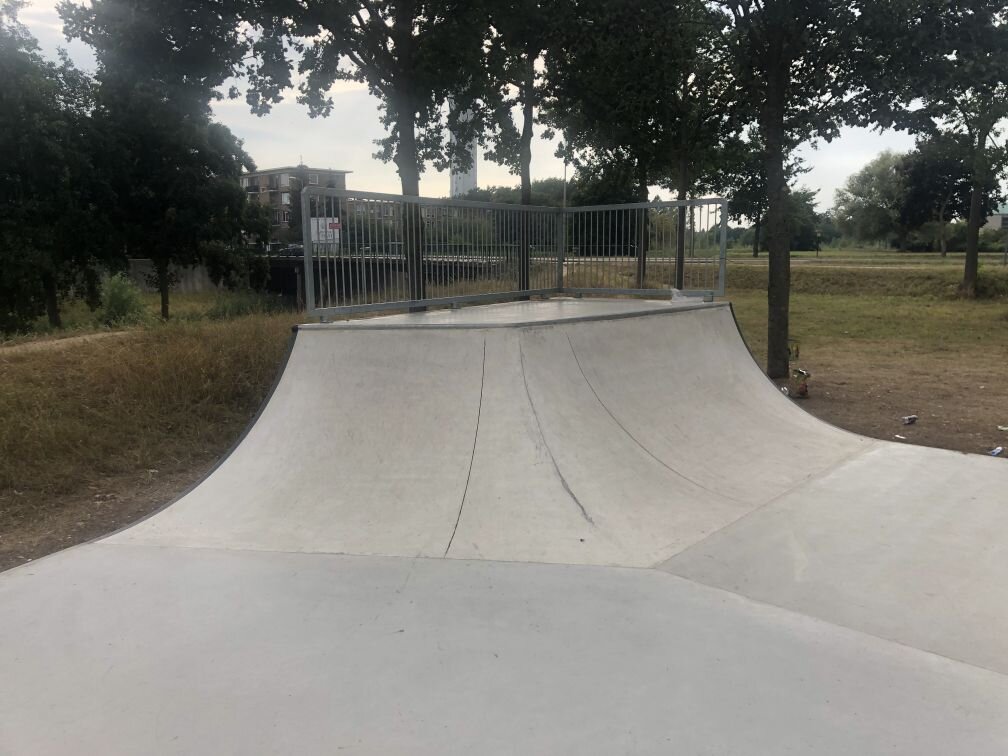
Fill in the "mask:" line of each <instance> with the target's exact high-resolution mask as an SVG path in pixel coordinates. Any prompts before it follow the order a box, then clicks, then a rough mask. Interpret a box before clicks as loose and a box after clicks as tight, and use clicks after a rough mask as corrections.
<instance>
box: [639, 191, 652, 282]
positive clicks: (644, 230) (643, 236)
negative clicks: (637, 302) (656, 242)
mask: <svg viewBox="0 0 1008 756" xmlns="http://www.w3.org/2000/svg"><path fill="white" fill-rule="evenodd" d="M638 218H639V220H638V222H637V230H638V234H637V288H638V289H643V288H644V276H645V275H646V272H647V239H648V220H649V218H648V211H647V208H644V209H642V210H640V215H639V216H638Z"/></svg>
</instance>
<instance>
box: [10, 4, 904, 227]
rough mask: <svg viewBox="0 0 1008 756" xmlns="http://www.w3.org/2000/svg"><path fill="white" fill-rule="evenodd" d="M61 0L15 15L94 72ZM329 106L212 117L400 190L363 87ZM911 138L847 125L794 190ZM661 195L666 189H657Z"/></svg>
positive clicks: (818, 152) (813, 150) (488, 165)
mask: <svg viewBox="0 0 1008 756" xmlns="http://www.w3.org/2000/svg"><path fill="white" fill-rule="evenodd" d="M57 1H58V0H29V5H28V6H27V7H25V9H24V10H23V11H22V13H21V15H20V19H21V22H22V23H24V24H25V25H26V26H27V27H28V29H29V30H30V31H31V33H32V34H33V35H34V36H35V37H36V38H37V39H38V41H39V45H40V46H41V48H42V50H43V52H44V53H45V54H46V55H48V56H52V57H54V56H55V55H56V51H57V49H58V48H60V47H62V48H64V49H66V50H67V52H68V53H69V54H70V57H71V59H72V60H73V61H74V62H75V63H76V65H77V66H79V67H80V68H83V69H86V70H94V66H95V62H94V55H93V54H92V52H91V49H90V48H89V47H88V46H87V45H84V44H83V43H81V42H79V41H76V40H75V41H67V40H66V38H65V37H64V36H63V28H62V24H61V22H60V18H59V15H58V14H57V13H56V3H57ZM333 94H334V101H335V104H334V107H333V111H332V114H331V115H330V116H329V117H328V118H316V119H313V118H309V117H308V111H307V108H306V107H305V106H303V105H299V104H298V103H297V102H296V101H295V98H294V92H290V93H289V97H287V98H286V99H285V100H284V102H282V103H280V104H279V105H276V106H274V108H273V110H272V112H271V113H270V114H268V115H266V116H262V117H260V116H256V115H253V114H252V113H250V112H249V109H248V105H247V104H246V103H245V101H244V99H238V100H225V101H222V102H219V103H217V104H215V105H214V114H215V116H216V118H217V119H218V120H219V121H221V122H222V123H224V124H225V125H226V126H228V128H230V129H231V131H232V132H233V133H234V134H235V135H236V136H237V137H239V138H240V139H241V140H242V141H243V142H244V145H245V150H246V151H247V152H248V153H249V154H250V155H251V156H252V158H253V160H255V162H256V165H257V166H258V167H259V168H272V167H279V166H286V165H297V164H298V163H301V162H304V163H305V164H306V165H309V166H311V167H313V168H333V169H341V170H347V171H352V173H351V175H350V176H348V177H347V186H348V187H351V188H353V189H357V190H360V191H374V192H389V193H396V194H397V193H398V192H399V176H398V174H397V173H396V170H395V166H394V165H392V164H391V163H382V162H381V161H379V160H376V159H375V158H374V157H372V155H373V153H374V152H375V149H376V147H375V145H374V140H376V139H380V138H381V137H383V136H384V135H385V133H384V129H383V128H382V126H381V123H380V121H379V120H378V101H377V99H376V98H374V97H372V96H371V94H370V93H369V92H368V91H367V89H366V88H365V87H364V86H363V85H358V84H354V83H342V82H341V83H340V86H339V87H338V88H337V89H336V90H334V93H333ZM913 142H914V140H913V137H911V136H909V135H908V134H906V133H900V132H895V131H883V132H876V131H869V130H867V129H857V128H844V129H842V130H841V133H840V136H839V138H837V139H835V140H833V141H832V142H831V143H828V144H827V143H820V144H818V145H817V146H812V145H808V146H805V147H803V148H802V149H801V151H800V155H801V156H802V157H803V158H804V160H805V165H806V167H808V168H810V170H809V172H808V173H806V174H804V175H803V176H801V177H800V179H799V182H798V183H799V185H804V186H808V187H811V188H812V189H817V190H819V194H818V195H817V199H818V207H819V210H826V209H828V208H829V207H831V206H832V204H833V195H834V192H835V191H836V190H837V189H838V188H839V187H840V186H842V185H843V183H844V181H845V180H846V178H847V177H848V176H849V175H850V174H852V173H854V172H856V171H857V170H859V169H860V168H862V167H863V166H864V165H865V164H866V163H868V162H869V161H870V160H871V159H872V158H874V157H875V156H876V155H878V153H879V152H881V151H883V150H895V151H907V150H910V149H912V148H913ZM555 148H556V145H555V144H553V143H550V142H547V141H544V140H542V139H536V140H535V142H534V143H533V148H532V178H533V179H538V178H548V177H551V176H562V175H563V161H562V160H559V159H558V158H556V157H554V155H553V153H554V150H555ZM477 172H478V181H479V185H480V186H489V185H508V186H512V185H516V184H517V183H518V179H517V177H516V176H514V175H512V174H510V173H509V171H508V170H507V168H504V167H502V166H499V165H496V164H495V163H492V162H490V161H487V160H482V159H481V160H479V162H478V167H477ZM420 192H421V194H423V195H426V196H433V197H443V196H447V194H448V173H447V172H438V171H435V170H433V169H432V168H430V167H428V169H427V170H426V171H425V172H424V174H423V176H422V178H421V181H420ZM659 193H661V194H662V195H663V196H665V195H668V192H664V191H661V192H659Z"/></svg>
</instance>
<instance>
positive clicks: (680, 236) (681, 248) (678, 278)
mask: <svg viewBox="0 0 1008 756" xmlns="http://www.w3.org/2000/svg"><path fill="white" fill-rule="evenodd" d="M677 226H678V227H677V228H676V253H675V287H676V288H677V289H678V290H679V291H682V290H683V289H685V288H686V286H685V281H686V270H685V269H686V206H685V205H680V206H679V214H678V217H677Z"/></svg>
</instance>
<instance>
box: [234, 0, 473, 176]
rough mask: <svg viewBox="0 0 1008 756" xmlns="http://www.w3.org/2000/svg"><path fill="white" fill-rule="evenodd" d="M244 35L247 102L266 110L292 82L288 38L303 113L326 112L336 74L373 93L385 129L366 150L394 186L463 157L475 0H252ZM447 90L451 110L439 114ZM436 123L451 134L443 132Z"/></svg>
mask: <svg viewBox="0 0 1008 756" xmlns="http://www.w3.org/2000/svg"><path fill="white" fill-rule="evenodd" d="M247 20H248V22H249V23H250V24H252V25H253V26H254V27H255V30H256V34H255V35H252V37H253V38H254V40H255V41H254V42H253V44H252V46H251V50H250V52H251V56H250V57H251V63H250V65H249V82H250V84H251V90H250V92H249V94H248V99H249V102H250V103H251V104H252V106H253V108H254V109H255V110H256V111H257V112H265V111H268V110H269V108H270V106H271V104H273V103H275V102H278V101H279V100H280V99H281V97H282V93H283V92H284V90H286V89H287V88H288V87H290V86H292V84H293V80H292V76H291V65H292V61H290V60H289V59H288V58H287V48H288V46H289V45H292V44H293V45H296V46H297V47H298V49H299V51H300V52H301V60H300V63H299V64H298V65H299V72H300V74H301V77H302V78H301V85H300V88H299V98H298V99H299V100H300V101H301V102H303V103H305V104H307V105H308V109H309V112H310V113H311V115H313V116H318V115H322V116H326V115H329V113H330V112H331V111H332V105H333V101H332V96H331V90H332V86H333V84H334V83H335V82H336V81H339V80H350V81H361V82H366V83H367V85H368V87H369V88H370V90H371V92H372V93H373V94H375V95H377V96H378V97H380V98H381V103H382V105H381V108H382V123H383V124H384V125H385V126H386V128H387V130H388V131H389V136H388V137H387V138H386V139H383V140H380V141H379V143H378V145H379V150H378V152H377V153H376V156H377V157H378V158H379V159H381V160H385V161H392V162H394V163H395V164H396V167H397V168H398V169H399V175H400V178H401V180H402V189H403V193H404V194H410V195H416V194H418V192H419V176H420V172H421V171H422V169H423V165H424V163H426V162H428V161H431V162H433V163H434V164H435V166H436V167H437V168H439V169H441V168H445V167H447V166H448V164H449V163H450V162H451V161H452V160H453V159H461V160H463V161H464V160H465V158H464V157H463V156H462V154H463V153H464V150H463V149H462V146H463V145H466V144H468V142H469V141H470V139H471V138H472V137H473V136H474V135H475V131H476V130H477V125H476V123H474V122H469V121H468V120H467V119H466V117H465V112H466V111H467V110H468V109H469V106H470V104H471V103H472V101H473V100H474V98H475V97H477V96H478V93H480V92H482V91H483V87H484V85H483V79H482V77H480V76H474V75H473V72H476V71H479V70H480V69H481V67H482V62H483V42H484V39H485V34H486V28H487V24H486V14H485V12H484V10H483V9H482V8H481V7H480V4H474V3H470V2H461V1H458V0H426V1H424V0H421V1H419V2H413V3H401V2H393V1H391V0H375V1H374V2H368V3H365V4H364V5H362V4H360V3H358V2H351V1H350V0H337V1H335V2H334V1H333V0H305V1H304V2H300V3H292V2H289V0H261V2H258V3H255V4H252V10H251V12H250V14H249V15H248V17H247ZM449 97H451V98H452V99H453V101H454V103H455V105H456V107H455V108H452V109H450V110H449V112H448V113H447V114H445V113H444V106H445V104H446V103H447V101H448V99H449ZM445 126H448V127H450V128H451V130H452V131H454V132H455V133H456V134H457V135H458V136H459V140H458V142H457V143H452V142H451V141H450V140H448V139H447V133H446V129H445Z"/></svg>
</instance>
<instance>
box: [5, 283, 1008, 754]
mask: <svg viewBox="0 0 1008 756" xmlns="http://www.w3.org/2000/svg"><path fill="white" fill-rule="evenodd" d="M404 365H408V366H409V367H408V369H404V368H403V366H404ZM1006 505H1008V466H1006V465H1005V462H1004V460H1003V459H996V458H990V457H983V456H979V455H966V454H960V453H956V452H950V451H944V450H937V449H929V448H923V447H914V446H909V445H903V444H896V443H890V442H885V441H879V440H875V439H869V438H864V437H860V436H856V435H854V434H851V433H848V432H846V431H843V430H840V429H837V428H834V427H832V426H829V425H827V424H825V423H822V422H821V421H819V420H817V419H815V418H813V417H812V416H811V415H809V414H807V413H805V412H804V411H803V410H802V409H801V407H800V405H798V404H796V403H795V402H793V401H792V400H791V399H788V398H787V397H785V396H783V395H782V394H781V393H780V392H779V391H778V390H777V388H776V387H775V386H774V385H773V384H772V383H771V382H770V381H768V380H767V379H766V378H765V376H764V375H763V374H762V372H761V371H760V369H759V367H758V366H757V364H756V363H755V362H754V360H753V358H752V356H751V355H750V353H749V351H748V349H747V347H746V345H745V343H744V342H743V340H742V339H741V337H740V335H739V333H738V329H737V327H736V325H735V322H734V318H733V315H732V311H731V308H730V305H728V304H727V303H704V302H700V301H699V300H696V299H688V298H681V299H680V298H677V299H673V300H672V301H667V300H666V301H660V302H659V301H641V300H631V299H588V298H586V299H571V298H552V299H546V300H542V301H519V302H508V303H503V304H490V305H482V306H477V307H469V308H463V309H451V310H440V311H434V312H425V313H414V314H402V315H389V316H384V317H377V318H371V319H365V320H354V321H347V322H337V323H321V324H320V323H316V324H312V325H307V326H302V327H300V328H299V329H298V331H297V333H296V336H295V338H294V339H293V343H292V347H291V352H290V355H289V357H288V360H287V363H286V366H285V368H284V370H283V372H282V375H281V376H280V378H279V380H278V383H277V385H276V387H275V389H274V391H273V393H272V395H271V397H270V398H269V400H268V401H267V402H266V404H265V405H264V407H263V409H262V410H261V412H260V414H259V416H258V417H257V418H256V420H255V422H254V423H253V424H252V426H251V427H250V428H249V430H248V432H247V433H246V435H245V436H244V438H243V439H242V440H241V441H240V443H239V444H238V445H237V446H236V448H235V449H234V450H233V451H232V452H231V453H230V454H229V455H228V456H227V457H226V458H225V459H223V460H222V461H221V463H220V464H219V465H218V466H217V467H216V469H214V470H213V472H212V473H211V474H210V475H208V477H207V478H206V479H205V480H204V481H203V482H202V483H200V484H199V485H198V486H197V487H195V488H194V489H193V490H192V491H190V492H189V493H188V494H186V495H184V496H183V497H181V498H180V499H179V500H178V501H176V502H174V503H172V504H171V505H169V506H167V507H166V508H165V509H163V510H162V511H160V512H159V513H157V514H155V515H153V516H152V517H150V518H149V519H146V520H144V521H142V522H139V523H137V524H135V525H133V526H132V527H129V528H127V529H125V530H122V531H120V532H118V533H115V534H113V535H111V536H109V537H106V538H104V539H101V540H98V541H96V542H92V543H90V544H87V545H84V546H80V547H76V548H72V549H69V550H66V551H63V552H60V553H57V554H54V555H52V556H50V557H47V558H45V559H42V560H39V561H37V562H34V563H30V564H28V565H25V566H22V567H19V568H16V569H14V570H11V571H8V572H6V573H2V574H0V670H2V677H3V678H4V684H3V685H0V711H2V712H3V713H4V716H3V717H2V718H0V752H3V753H8V752H9V753H37V754H46V753H136V752H147V753H193V752H203V753H217V752H236V753H237V752H259V753H291V752H313V753H331V752H337V751H341V750H345V751H347V752H351V753H432V754H433V753H550V754H552V753H607V754H608V753H746V754H752V753H761V754H762V753H766V754H779V753H836V754H848V753H905V754H922V753H934V754H946V753H970V754H986V753H989V754H1001V753H1005V752H1006V750H1008V640H1006V638H1005V635H1004V628H1005V627H1006V625H1008V587H1006V586H1008V546H1006V544H1005V540H1004V537H1003V533H1004V532H1005V529H1006V528H1008V506H1006Z"/></svg>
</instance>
